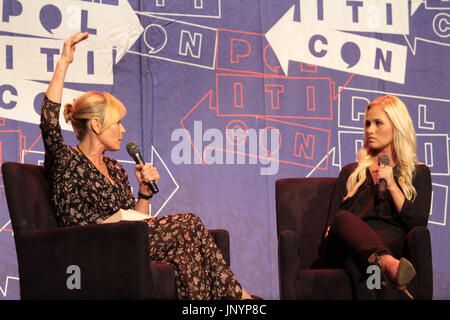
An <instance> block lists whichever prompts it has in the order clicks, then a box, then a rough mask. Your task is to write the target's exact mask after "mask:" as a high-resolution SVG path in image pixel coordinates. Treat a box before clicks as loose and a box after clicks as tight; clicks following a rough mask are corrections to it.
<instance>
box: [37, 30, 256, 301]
mask: <svg viewBox="0 0 450 320" xmlns="http://www.w3.org/2000/svg"><path fill="white" fill-rule="evenodd" d="M87 37H88V33H87V32H85V33H80V32H77V33H75V34H74V35H72V36H71V37H70V38H69V39H68V40H67V41H66V42H64V47H63V50H62V54H61V57H60V59H59V60H58V62H57V65H56V68H55V72H54V74H53V77H52V80H51V81H50V84H49V86H48V89H47V92H46V95H45V97H44V101H43V103H42V111H41V124H40V128H41V130H42V137H43V141H44V146H45V167H46V169H47V173H48V175H49V180H50V187H51V193H52V202H53V206H54V208H55V212H56V216H57V220H58V223H59V224H60V225H61V226H70V225H86V224H93V223H102V222H103V221H104V220H105V219H107V218H108V217H110V216H111V215H113V214H114V213H116V212H118V211H119V210H120V209H135V210H137V211H141V212H143V213H146V214H149V204H150V198H151V197H152V192H151V190H150V188H149V187H148V182H150V181H156V182H157V181H158V180H159V174H158V171H157V170H156V168H154V167H153V166H152V165H150V164H145V165H142V164H138V165H136V169H135V171H134V173H135V175H136V179H137V180H138V182H139V191H138V197H137V201H136V200H135V198H134V196H133V193H132V191H131V187H130V184H129V182H128V176H127V173H126V172H125V170H124V169H123V167H122V166H121V165H120V163H119V162H118V161H116V160H114V159H112V158H109V157H106V156H105V155H104V153H105V152H106V151H118V150H120V145H121V142H122V138H123V135H124V134H125V133H126V131H125V128H124V127H123V125H122V122H121V119H122V118H123V117H124V116H125V114H126V109H125V107H124V106H123V104H122V103H121V102H120V101H119V100H118V99H116V98H115V97H113V96H112V95H111V94H109V93H105V92H103V93H100V92H87V93H85V94H83V95H81V96H80V97H79V98H77V99H76V100H75V101H74V102H73V103H68V104H66V105H65V107H64V117H65V119H66V121H67V122H70V123H71V124H72V127H73V130H74V131H75V134H76V136H77V139H78V140H79V143H78V145H77V146H75V147H71V146H68V145H66V144H64V140H63V137H62V135H61V127H60V125H59V123H58V119H59V111H60V108H61V98H62V91H63V87H64V79H65V75H66V72H67V69H68V67H69V65H70V64H71V63H72V61H73V56H74V52H75V46H76V44H77V43H78V42H80V41H82V40H84V39H86V38H87ZM144 222H146V223H147V225H148V230H149V243H150V260H151V261H153V262H161V263H170V264H172V265H173V266H174V268H175V270H176V271H175V276H176V286H177V295H178V298H179V299H222V298H232V299H251V297H250V295H249V294H248V293H247V292H246V291H245V290H244V289H243V288H242V287H241V285H240V284H239V283H238V281H237V279H236V278H235V276H234V275H233V273H232V272H231V270H230V267H229V266H228V265H227V263H226V262H225V260H224V257H223V255H222V253H221V252H220V250H219V249H218V247H217V245H216V243H215V242H214V240H213V238H212V237H211V235H210V234H209V233H208V231H207V229H206V228H205V226H204V225H203V223H202V222H201V220H200V219H199V218H198V217H197V216H196V215H195V214H192V213H183V214H176V215H170V216H159V217H155V218H152V217H150V216H149V218H148V219H145V220H144ZM125 241H126V239H125ZM117 263H120V261H118V262H117Z"/></svg>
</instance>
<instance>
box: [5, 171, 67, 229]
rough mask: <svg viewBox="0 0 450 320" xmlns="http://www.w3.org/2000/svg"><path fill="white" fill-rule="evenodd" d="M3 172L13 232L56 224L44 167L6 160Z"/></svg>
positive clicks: (52, 226) (51, 226) (54, 225)
mask: <svg viewBox="0 0 450 320" xmlns="http://www.w3.org/2000/svg"><path fill="white" fill-rule="evenodd" d="M2 174H3V183H4V185H5V194H6V201H7V203H8V209H9V214H10V216H11V225H12V227H13V231H14V232H19V231H25V230H33V229H41V228H54V227H57V226H58V224H57V222H56V216H55V214H54V211H53V208H52V204H51V198H50V188H49V184H48V180H47V177H46V171H45V168H44V167H43V166H38V165H32V164H23V163H15V162H5V163H3V165H2Z"/></svg>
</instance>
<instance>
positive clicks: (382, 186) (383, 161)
mask: <svg viewBox="0 0 450 320" xmlns="http://www.w3.org/2000/svg"><path fill="white" fill-rule="evenodd" d="M378 165H379V166H381V165H383V166H387V165H389V157H388V156H387V155H385V154H382V155H381V156H380V157H379V158H378ZM385 192H386V180H384V179H380V180H378V200H384V199H385V197H384V193H385Z"/></svg>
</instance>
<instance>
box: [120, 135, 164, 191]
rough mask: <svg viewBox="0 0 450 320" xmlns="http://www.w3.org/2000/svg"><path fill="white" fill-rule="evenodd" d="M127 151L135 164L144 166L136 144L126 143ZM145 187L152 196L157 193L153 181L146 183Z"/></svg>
mask: <svg viewBox="0 0 450 320" xmlns="http://www.w3.org/2000/svg"><path fill="white" fill-rule="evenodd" d="M127 151H128V154H129V155H130V156H131V157H132V158H133V160H134V161H135V162H136V164H142V165H144V164H145V162H144V159H142V156H141V151H140V150H139V147H138V145H137V144H136V143H134V142H128V143H127ZM147 185H148V187H149V188H150V190H151V191H152V193H153V194H155V193H158V191H159V189H158V187H157V186H156V183H155V181H150V182H147Z"/></svg>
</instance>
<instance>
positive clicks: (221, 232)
mask: <svg viewBox="0 0 450 320" xmlns="http://www.w3.org/2000/svg"><path fill="white" fill-rule="evenodd" d="M209 234H210V235H211V236H212V237H213V239H214V241H216V244H217V247H218V248H219V249H220V251H221V252H222V255H223V258H224V259H225V261H226V262H227V263H228V265H230V234H229V233H228V231H227V230H225V229H211V230H209Z"/></svg>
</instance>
